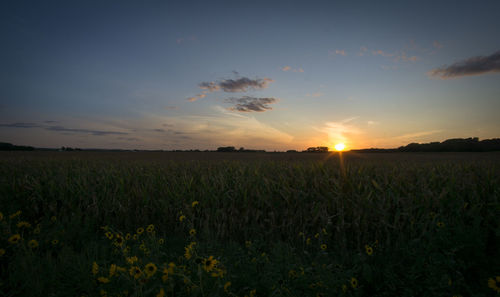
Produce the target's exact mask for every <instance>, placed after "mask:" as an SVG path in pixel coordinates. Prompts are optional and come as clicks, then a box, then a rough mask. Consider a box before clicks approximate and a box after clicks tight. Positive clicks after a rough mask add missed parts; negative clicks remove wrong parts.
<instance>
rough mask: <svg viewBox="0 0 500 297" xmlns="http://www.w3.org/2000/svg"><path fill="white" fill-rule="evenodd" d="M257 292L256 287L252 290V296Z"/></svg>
mask: <svg viewBox="0 0 500 297" xmlns="http://www.w3.org/2000/svg"><path fill="white" fill-rule="evenodd" d="M255 294H257V290H256V289H253V290H252V291H250V297H254V296H255Z"/></svg>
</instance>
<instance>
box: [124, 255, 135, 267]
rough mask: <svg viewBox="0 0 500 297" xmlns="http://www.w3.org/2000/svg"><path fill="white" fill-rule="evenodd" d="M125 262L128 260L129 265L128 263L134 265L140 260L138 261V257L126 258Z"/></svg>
mask: <svg viewBox="0 0 500 297" xmlns="http://www.w3.org/2000/svg"><path fill="white" fill-rule="evenodd" d="M125 260H127V263H128V264H130V265H132V264H134V263H135V262H137V260H138V259H137V257H136V256H133V257H128V258H126V259H125Z"/></svg>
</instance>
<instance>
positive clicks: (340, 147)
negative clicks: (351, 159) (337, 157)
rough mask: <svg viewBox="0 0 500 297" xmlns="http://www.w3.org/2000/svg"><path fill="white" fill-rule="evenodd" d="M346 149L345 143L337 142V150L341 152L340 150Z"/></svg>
mask: <svg viewBox="0 0 500 297" xmlns="http://www.w3.org/2000/svg"><path fill="white" fill-rule="evenodd" d="M344 149H345V145H344V144H343V143H337V144H336V145H335V150H336V151H339V152H340V151H343V150H344Z"/></svg>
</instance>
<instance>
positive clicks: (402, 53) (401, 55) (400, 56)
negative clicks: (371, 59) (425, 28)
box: [361, 48, 418, 62]
mask: <svg viewBox="0 0 500 297" xmlns="http://www.w3.org/2000/svg"><path fill="white" fill-rule="evenodd" d="M365 49H366V48H365ZM366 50H367V49H366ZM371 52H372V55H374V56H382V57H386V58H392V60H393V61H394V62H399V61H404V62H408V61H410V62H415V61H417V60H418V57H417V56H412V55H408V54H407V52H406V50H399V51H396V52H392V53H391V52H386V51H383V50H372V51H371ZM362 55H363V54H361V56H362Z"/></svg>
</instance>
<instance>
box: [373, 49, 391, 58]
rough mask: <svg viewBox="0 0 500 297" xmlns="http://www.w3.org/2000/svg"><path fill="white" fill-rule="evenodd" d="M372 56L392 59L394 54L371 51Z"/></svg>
mask: <svg viewBox="0 0 500 297" xmlns="http://www.w3.org/2000/svg"><path fill="white" fill-rule="evenodd" d="M372 54H373V55H374V56H376V55H379V56H382V57H394V54H392V53H387V52H384V51H383V50H372Z"/></svg>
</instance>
